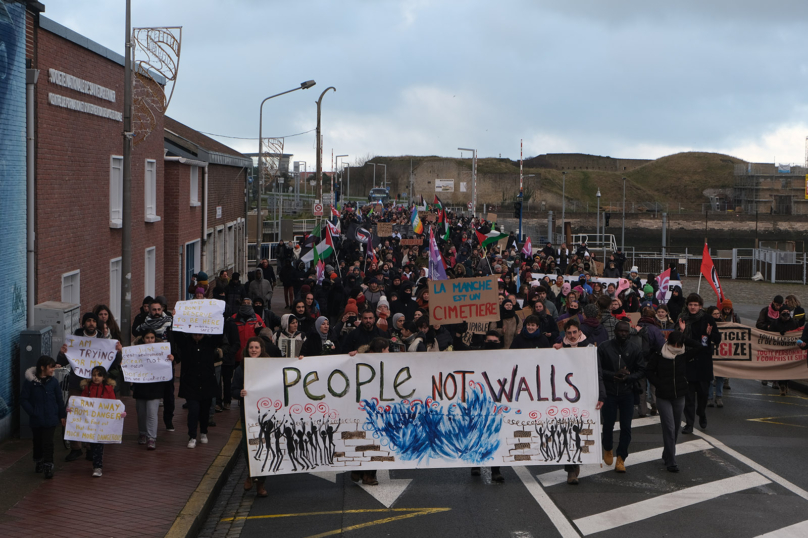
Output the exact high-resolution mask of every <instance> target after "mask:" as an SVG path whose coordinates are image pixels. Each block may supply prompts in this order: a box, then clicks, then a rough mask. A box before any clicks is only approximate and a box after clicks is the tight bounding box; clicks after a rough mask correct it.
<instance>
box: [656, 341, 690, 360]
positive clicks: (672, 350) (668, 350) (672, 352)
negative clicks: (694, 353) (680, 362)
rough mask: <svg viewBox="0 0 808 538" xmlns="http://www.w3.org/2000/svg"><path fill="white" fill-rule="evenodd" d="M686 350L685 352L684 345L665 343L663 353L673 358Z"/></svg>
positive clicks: (664, 355)
mask: <svg viewBox="0 0 808 538" xmlns="http://www.w3.org/2000/svg"><path fill="white" fill-rule="evenodd" d="M684 352H685V348H684V346H682V347H673V346H671V345H670V344H665V345H664V346H662V351H661V355H662V356H663V357H664V358H666V359H671V360H673V359H675V358H676V357H678V356H679V355H681V354H682V353H684Z"/></svg>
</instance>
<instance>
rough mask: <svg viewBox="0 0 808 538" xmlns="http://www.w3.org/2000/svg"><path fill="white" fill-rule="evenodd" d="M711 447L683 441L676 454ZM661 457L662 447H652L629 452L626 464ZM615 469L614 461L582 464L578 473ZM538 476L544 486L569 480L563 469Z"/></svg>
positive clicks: (598, 472) (704, 442) (700, 442)
mask: <svg viewBox="0 0 808 538" xmlns="http://www.w3.org/2000/svg"><path fill="white" fill-rule="evenodd" d="M711 448H713V445H711V444H710V443H708V442H707V441H704V440H702V439H698V440H696V441H688V442H687V443H681V444H679V445H676V455H677V456H681V455H682V454H690V453H691V452H700V451H702V450H710V449H711ZM615 459H616V458H615ZM661 459H662V447H659V448H652V449H650V450H643V451H642V452H636V453H634V454H629V457H628V459H627V460H626V466H629V465H638V464H640V463H648V462H649V461H658V460H661ZM613 469H614V463H612V464H611V465H608V466H607V465H606V464H605V463H603V464H601V465H581V473H580V474H579V475H578V478H583V477H585V476H592V475H596V474H600V473H606V472H609V471H611V470H613ZM537 478H538V479H539V482H541V485H542V486H544V487H549V486H555V485H556V484H562V483H566V482H567V472H566V471H564V470H563V469H562V470H560V471H552V472H549V473H544V474H540V475H537Z"/></svg>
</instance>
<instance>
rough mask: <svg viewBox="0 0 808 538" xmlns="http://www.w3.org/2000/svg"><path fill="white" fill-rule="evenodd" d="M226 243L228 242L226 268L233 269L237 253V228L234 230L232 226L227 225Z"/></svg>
mask: <svg viewBox="0 0 808 538" xmlns="http://www.w3.org/2000/svg"><path fill="white" fill-rule="evenodd" d="M226 241H227V245H226V250H225V253H226V254H225V256H226V258H227V259H226V260H225V262H226V263H225V267H226V268H230V267H233V260H234V259H235V254H234V252H235V249H236V232H235V228H233V225H232V224H228V225H227V238H226Z"/></svg>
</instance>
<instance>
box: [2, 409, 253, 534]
mask: <svg viewBox="0 0 808 538" xmlns="http://www.w3.org/2000/svg"><path fill="white" fill-rule="evenodd" d="M123 402H124V404H125V405H126V409H127V413H128V414H127V417H126V419H125V421H124V436H123V443H122V444H119V445H107V446H106V447H105V448H104V476H103V477H102V478H93V477H92V476H91V474H92V463H91V462H89V461H86V460H84V458H81V459H79V460H76V461H73V462H70V463H66V462H65V461H64V457H65V455H66V454H67V450H66V449H65V448H64V444H63V443H62V442H61V441H60V440H58V439H57V440H56V451H55V455H54V456H55V457H54V459H55V464H56V468H55V476H54V478H53V479H52V480H45V479H44V478H43V475H42V474H36V473H34V463H33V459H32V456H31V441H30V440H28V439H11V440H8V441H6V442H4V443H2V444H0V484H2V487H0V536H3V537H4V538H12V537H21V538H22V537H34V536H43V537H44V536H64V537H70V538H76V537H79V536H104V537H110V536H112V537H115V538H125V537H136V536H137V537H162V536H165V535H167V534H169V532H170V534H171V536H177V537H183V538H184V537H185V536H191V535H193V534H192V533H193V532H194V531H195V530H196V529H197V528H198V525H199V523H201V521H197V519H198V518H199V516H200V514H202V515H204V514H203V513H204V511H205V509H206V508H207V506H208V505H209V503H210V502H211V501H212V499H213V497H214V496H215V494H216V493H217V486H219V485H220V484H221V481H223V480H224V479H225V478H226V474H227V472H228V471H229V467H230V465H232V463H233V461H234V458H233V456H234V455H235V454H236V453H237V444H238V441H239V440H240V437H241V433H240V431H239V430H234V426H236V425H237V423H238V419H239V409H238V405H237V404H235V402H234V405H233V408H232V409H231V410H229V411H224V412H222V413H217V414H216V422H217V426H215V427H211V428H209V430H208V438H209V440H210V442H209V443H208V444H207V445H202V444H197V447H196V448H195V449H193V450H189V449H188V448H187V447H186V444H187V442H188V435H187V426H186V424H187V422H186V417H187V414H186V413H187V412H186V411H185V410H184V409H182V404H183V403H184V400H182V399H177V410H176V411H175V414H174V426H175V427H176V431H174V432H167V431H166V430H165V426H163V425H162V420H161V421H160V422H161V424H160V426H159V429H158V436H157V450H155V451H153V452H150V451H147V450H146V447H145V446H143V445H138V444H137V415H136V412H135V402H134V400H133V399H132V398H123ZM160 413H161V414H162V408H161V409H160ZM57 435H58V434H57ZM231 437H232V439H231Z"/></svg>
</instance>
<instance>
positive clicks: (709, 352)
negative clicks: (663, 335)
mask: <svg viewBox="0 0 808 538" xmlns="http://www.w3.org/2000/svg"><path fill="white" fill-rule="evenodd" d="M703 306H704V301H703V299H702V298H701V296H700V295H699V294H698V293H691V294H690V295H688V296H687V301H686V303H685V309H684V311H682V313H681V314H679V330H680V331H682V332H683V333H684V335H685V349H687V351H690V352H691V353H693V354H694V358H693V360H691V361H690V362H688V363H687V395H686V396H685V427H684V428H682V433H683V434H689V433H693V425H694V424H695V422H696V415H698V417H699V426H700V427H701V429H704V428H706V427H707V396H708V391H709V388H710V383H711V382H712V380H713V346H717V345H718V344H720V343H721V333H720V332H719V330H718V325H716V322H715V319H713V317H712V316H710V315H707V313H706V312H705V311H704V310H702V307H703Z"/></svg>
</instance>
